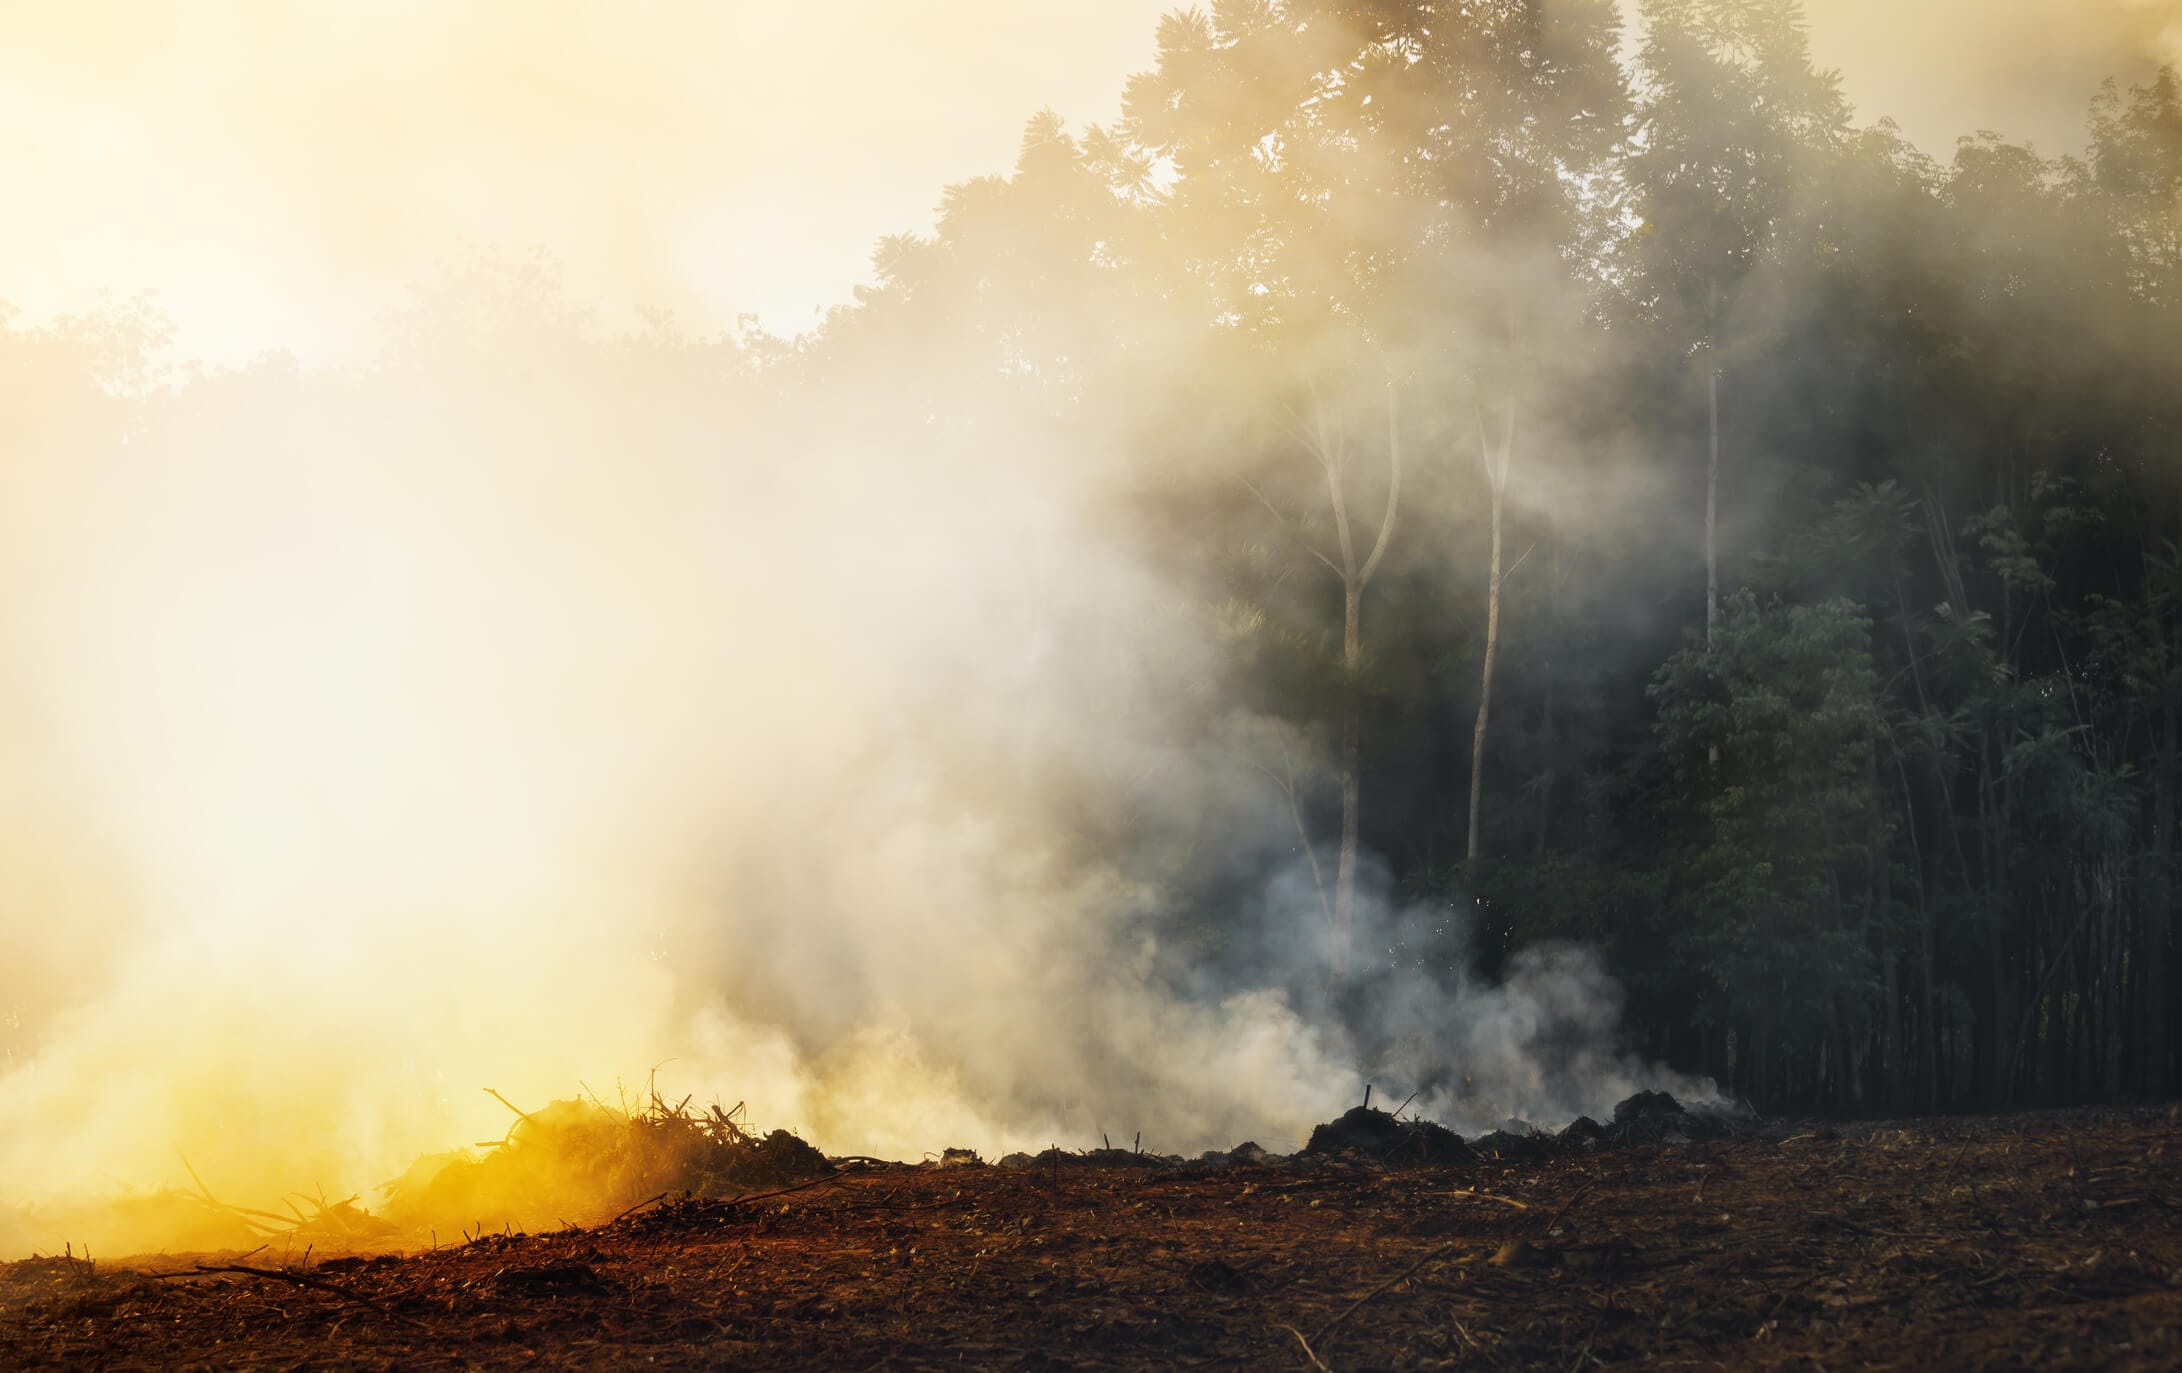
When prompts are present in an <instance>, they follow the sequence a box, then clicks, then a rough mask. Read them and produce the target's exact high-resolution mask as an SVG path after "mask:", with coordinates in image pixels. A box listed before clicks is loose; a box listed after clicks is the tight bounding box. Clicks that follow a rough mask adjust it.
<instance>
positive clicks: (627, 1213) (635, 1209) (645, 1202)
mask: <svg viewBox="0 0 2182 1373" xmlns="http://www.w3.org/2000/svg"><path fill="white" fill-rule="evenodd" d="M666 1195H667V1194H666V1193H665V1192H661V1193H660V1194H659V1195H658V1196H654V1197H646V1198H644V1200H642V1201H640V1202H638V1203H637V1204H636V1205H634V1206H632V1207H630V1208H629V1209H628V1210H626V1211H624V1212H622V1213H621V1214H620V1215H618V1216H616V1217H614V1220H610V1221H608V1222H606V1223H607V1224H608V1225H612V1224H613V1223H614V1221H618V1220H626V1219H628V1218H629V1217H630V1216H633V1215H635V1214H636V1213H637V1212H639V1211H641V1210H643V1209H644V1208H645V1207H647V1206H649V1205H651V1204H652V1203H653V1202H655V1201H663V1200H665V1198H666Z"/></svg>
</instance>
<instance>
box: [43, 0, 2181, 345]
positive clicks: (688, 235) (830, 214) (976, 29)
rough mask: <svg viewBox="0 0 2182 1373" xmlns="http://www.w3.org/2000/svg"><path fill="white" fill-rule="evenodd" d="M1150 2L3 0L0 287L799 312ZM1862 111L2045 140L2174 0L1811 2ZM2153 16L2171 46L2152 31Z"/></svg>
mask: <svg viewBox="0 0 2182 1373" xmlns="http://www.w3.org/2000/svg"><path fill="white" fill-rule="evenodd" d="M1170 7H1171V5H1170V3H1169V0H1036V2H1035V3H1026V0H926V2H925V3H916V4H904V3H900V2H899V0H835V3H832V4H828V5H823V6H792V5H781V4H778V3H767V4H758V3H755V2H754V0H711V2H710V3H698V2H696V0H685V2H680V3H672V2H669V0H659V2H658V3H647V4H638V5H629V4H613V3H602V2H599V0H592V2H591V3H579V2H578V0H520V2H518V0H475V2H474V3H465V4H447V3H442V2H441V0H384V2H383V3H375V4H368V5H367V4H360V3H345V2H344V3H332V2H331V0H278V2H276V0H193V3H190V4H187V5H175V4H164V3H149V2H148V0H147V2H146V3H121V2H120V0H71V3H68V4H54V3H49V2H47V0H0V129H4V130H6V131H7V136H6V137H5V138H0V186H4V187H6V189H7V204H8V212H7V213H6V214H5V215H0V300H5V301H8V302H11V303H13V304H14V305H16V306H17V307H19V308H20V309H22V310H23V311H25V312H26V313H28V314H30V315H32V316H34V317H35V316H43V315H47V314H51V313H54V312H57V311H65V310H70V309H80V308H83V307H84V306H86V305H88V304H89V303H91V302H92V301H94V300H95V299H96V298H97V295H98V293H99V292H101V291H112V292H116V293H122V294H129V293H133V292H136V291H139V290H146V289H149V290H153V291H155V292H157V294H158V297H159V299H160V301H161V303H162V304H163V305H164V306H165V308H166V309H167V310H168V311H169V312H170V314H171V315H172V316H173V317H174V318H175V319H176V320H177V321H178V322H179V323H180V325H181V327H182V331H183V341H184V346H185V347H186V348H187V349H189V350H190V351H193V352H198V353H203V354H206V355H210V356H215V357H221V358H230V359H232V358H239V357H247V356H248V355H250V354H252V353H254V352H256V351H259V350H261V349H265V348H270V347H274V346H288V347H292V348H294V349H296V350H298V351H299V352H301V353H303V354H304V355H305V356H306V357H313V356H333V355H338V354H339V353H340V352H341V351H342V350H343V348H344V346H345V345H347V344H350V343H352V342H353V341H354V340H356V339H357V338H359V337H360V336H361V335H362V334H363V332H364V330H365V329H366V327H367V326H368V324H369V322H370V320H371V319H372V318H373V317H375V316H376V315H377V314H378V313H379V312H380V311H381V310H383V309H384V308H385V307H386V305H387V304H388V303H389V300H390V292H392V291H393V290H395V289H396V288H398V287H399V285H400V284H401V283H403V282H405V281H408V280H413V279H414V278H415V277H416V276H417V275H418V274H419V273H420V272H421V271H423V270H426V269H427V268H428V267H429V266H430V264H432V263H433V262H434V261H436V260H438V259H441V258H443V257H444V256H446V255H447V254H448V253H449V252H450V251H451V250H453V249H455V248H457V247H459V245H461V244H462V243H463V242H465V241H467V242H472V243H481V244H490V245H502V246H510V245H512V246H527V245H543V246H545V247H548V248H550V249H551V250H552V251H553V252H554V253H555V254H556V255H557V256H559V257H560V258H561V259H562V261H563V262H564V263H565V264H566V266H567V269H568V273H569V276H570V278H571V280H572V282H573V284H574V286H575V287H576V289H577V290H578V291H579V292H581V293H582V294H584V295H586V296H589V297H592V298H595V299H599V300H603V301H611V302H616V303H645V304H650V305H656V306H662V307H665V308H669V309H672V310H673V311H674V312H675V313H677V314H678V315H679V316H681V317H683V318H684V319H686V320H690V321H694V322H700V323H702V324H705V325H707V326H716V325H725V324H727V323H729V322H731V321H732V319H733V318H734V316H735V314H736V313H738V312H740V311H751V312H755V313H758V314H760V315H761V316H762V317H763V318H764V319H765V320H766V322H767V323H768V324H769V325H771V326H772V327H774V328H776V329H783V330H794V329H798V328H801V327H802V326H804V325H806V324H808V323H809V322H811V320H812V318H813V310H814V309H815V308H816V307H818V306H820V305H823V304H829V303H833V302H837V301H840V300H843V299H845V298H846V297H847V295H848V292H849V290H850V288H851V287H852V286H853V285H854V284H855V283H856V282H857V281H859V280H861V279H862V278H863V276H864V273H865V265H866V260H867V257H868V254H869V251H870V248H871V245H872V243H873V242H874V241H875V240H876V239H877V238H878V237H879V236H881V235H882V234H885V233H888V232H893V231H897V230H901V229H905V228H926V227H929V225H930V223H931V219H932V207H933V206H934V204H935V203H936V201H937V198H938V193H939V190H940V188H941V187H942V186H943V185H945V184H946V183H948V182H950V181H956V180H960V179H962V178H964V177H967V176H971V175H975V174H978V173H981V172H987V171H1000V170H1004V169H1005V168H1006V167H1007V166H1008V164H1009V162H1010V161H1011V159H1012V156H1013V151H1014V146H1015V142H1016V138H1017V134H1018V131H1019V130H1020V128H1021V126H1022V122H1023V120H1024V119H1025V118H1026V117H1027V116H1028V115H1030V114H1031V113H1033V112H1034V111H1036V110H1038V109H1040V108H1041V107H1051V108H1053V109H1056V110H1058V111H1060V112H1061V113H1062V114H1063V115H1065V116H1066V117H1068V118H1069V119H1070V120H1072V121H1074V122H1077V123H1083V122H1090V121H1095V120H1107V119H1111V118H1112V117H1113V116H1114V114H1115V113H1116V111H1117V109H1118V105H1119V95H1120V90H1121V86H1122V82H1123V80H1124V79H1125V77H1126V76H1127V74H1128V73H1129V72H1131V71H1134V70H1137V69H1139V68H1141V67H1143V66H1145V65H1147V63H1148V62H1149V60H1150V58H1151V54H1152V42H1153V30H1154V25H1155V22H1156V19H1157V16H1158V14H1159V13H1160V12H1161V11H1162V10H1164V9H1167V8H1170ZM1812 15H1813V27H1814V43H1815V46H1816V48H1817V51H1818V56H1819V60H1820V61H1821V62H1822V63H1824V64H1826V65H1829V66H1836V67H1839V68H1841V69H1843V71H1844V74H1845V76H1846V79H1847V84H1848V87H1849V90H1850V93H1851V95H1852V96H1853V97H1854V98H1855V99H1856V100H1857V103H1858V105H1859V107H1860V114H1861V115H1862V116H1864V117H1866V118H1870V117H1876V116H1877V115H1880V114H1885V113H1892V114H1894V115H1896V116H1897V117H1898V118H1900V120H1901V121H1902V123H1903V124H1904V126H1905V128H1907V129H1908V131H1909V132H1910V134H1911V135H1912V136H1913V137H1915V138H1917V139H1918V140H1919V141H1921V142H1923V143H1925V145H1926V146H1927V147H1928V148H1931V149H1932V150H1933V151H1935V152H1939V153H1942V154H1944V153H1945V152H1946V150H1947V148H1948V146H1949V144H1950V141H1951V139H1952V137H1953V135H1954V134H1955V133H1957V132H1962V131H1967V130H1969V129H1971V128H1977V127H1992V128H1998V129H2001V130H2004V131H2007V132H2011V133H2016V134H2020V135H2027V136H2031V137H2035V138H2036V139H2038V140H2039V141H2040V143H2041V144H2042V145H2043V146H2046V147H2048V148H2049V149H2054V150H2060V149H2065V148H2070V147H2073V146H2075V145H2076V144H2077V143H2078V142H2079V141H2080V138H2079V137H2078V134H2079V131H2080V129H2081V127H2082V111H2083V108H2084V104H2085V101H2086V99H2087V97H2088V95H2089V93H2090V91H2091V89H2092V87H2093V85H2094V84H2095V82H2096V81H2097V80H2098V79H2099V77H2100V76H2101V75H2103V74H2105V73H2108V72H2111V71H2114V70H2116V69H2118V68H2126V67H2128V66H2129V65H2130V64H2131V63H2135V64H2136V66H2137V70H2139V71H2141V70H2142V64H2143V62H2144V60H2145V59H2144V55H2145V54H2146V53H2148V52H2153V51H2163V52H2167V53H2170V54H2172V53H2175V52H2182V0H1914V3H1904V2H1903V0H1816V3H1814V4H1813V5H1812ZM2163 45H2164V46H2163Z"/></svg>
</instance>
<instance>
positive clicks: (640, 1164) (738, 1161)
mask: <svg viewBox="0 0 2182 1373" xmlns="http://www.w3.org/2000/svg"><path fill="white" fill-rule="evenodd" d="M493 1095H494V1096H495V1097H499V1096H500V1094H499V1093H497V1092H494V1093H493ZM500 1100H501V1101H502V1103H503V1104H504V1105H507V1106H508V1109H509V1110H511V1111H513V1112H514V1113H515V1116H516V1119H515V1122H514V1124H513V1125H512V1126H510V1127H509V1130H508V1133H507V1135H506V1136H505V1137H504V1138H502V1139H498V1140H493V1141H488V1142H486V1143H482V1144H480V1145H478V1146H477V1149H476V1150H475V1151H471V1150H464V1151H460V1152H457V1153H453V1154H435V1155H430V1156H428V1157H425V1158H422V1159H419V1160H418V1161H417V1162H416V1163H415V1164H414V1165H412V1166H411V1168H410V1169H409V1171H408V1172H406V1173H404V1174H402V1176H400V1177H399V1178H396V1179H394V1180H393V1181H392V1182H388V1183H385V1184H383V1185H382V1190H383V1191H384V1192H385V1194H386V1202H385V1205H384V1207H383V1208H382V1209H381V1214H382V1215H383V1216H384V1217H385V1219H386V1220H388V1221H389V1222H391V1223H392V1224H394V1225H395V1226H396V1227H398V1228H400V1229H402V1230H405V1231H408V1232H410V1233H413V1234H414V1233H421V1232H424V1231H426V1230H431V1231H434V1232H437V1233H441V1234H442V1235H444V1234H445V1233H449V1232H454V1231H460V1232H462V1233H473V1230H472V1227H477V1228H479V1229H483V1230H499V1229H503V1228H514V1229H520V1230H536V1229H541V1228H549V1227H551V1226H554V1225H557V1224H588V1223H592V1222H596V1221H599V1220H603V1219H607V1218H610V1217H612V1216H614V1215H617V1214H619V1213H620V1212H622V1211H625V1210H628V1209H629V1208H631V1207H635V1206H640V1205H642V1204H644V1203H645V1202H647V1201H651V1200H656V1199H658V1198H660V1197H663V1196H674V1195H694V1196H731V1195H733V1194H735V1193H737V1192H743V1191H748V1190H750V1189H752V1188H762V1187H777V1186H782V1185H784V1184H788V1183H794V1182H800V1181H803V1180H804V1179H806V1178H811V1177H816V1176H818V1175H820V1174H823V1173H827V1172H830V1171H832V1165H831V1164H830V1163H828V1162H827V1161H826V1157H825V1155H823V1154H821V1153H819V1152H818V1150H816V1149H814V1148H812V1147H811V1146H810V1145H808V1144H806V1143H804V1142H803V1141H802V1140H801V1139H798V1138H797V1137H796V1136H794V1135H792V1134H790V1133H788V1132H787V1131H786V1130H775V1131H773V1132H771V1133H770V1134H766V1135H762V1136H761V1135H759V1134H757V1133H756V1132H754V1131H752V1130H750V1129H749V1128H747V1127H746V1125H745V1124H744V1123H743V1108H742V1106H741V1105H740V1104H738V1105H736V1106H735V1107H734V1108H733V1109H731V1110H730V1109H723V1108H722V1107H721V1106H720V1105H719V1104H718V1103H714V1104H713V1105H711V1106H708V1107H703V1108H699V1109H692V1108H691V1105H690V1099H689V1098H687V1097H685V1098H683V1099H682V1100H681V1101H679V1102H675V1103H672V1104H670V1103H668V1102H666V1101H664V1100H662V1099H661V1098H660V1096H659V1095H658V1093H657V1091H656V1090H654V1091H653V1092H651V1093H650V1095H649V1099H648V1100H646V1101H645V1102H643V1103H642V1104H641V1105H638V1106H635V1107H633V1108H632V1107H630V1106H629V1105H627V1104H624V1105H622V1106H621V1107H618V1108H617V1107H612V1106H608V1105H606V1104H605V1103H603V1102H601V1101H599V1100H598V1099H597V1098H596V1097H593V1098H591V1099H589V1100H582V1099H577V1100H569V1101H556V1102H553V1103H552V1104H551V1105H548V1106H546V1107H543V1108H541V1109H539V1110H536V1111H525V1110H522V1109H521V1108H519V1107H517V1106H515V1105H514V1104H513V1103H511V1102H508V1101H507V1100H506V1098H504V1097H501V1098H500Z"/></svg>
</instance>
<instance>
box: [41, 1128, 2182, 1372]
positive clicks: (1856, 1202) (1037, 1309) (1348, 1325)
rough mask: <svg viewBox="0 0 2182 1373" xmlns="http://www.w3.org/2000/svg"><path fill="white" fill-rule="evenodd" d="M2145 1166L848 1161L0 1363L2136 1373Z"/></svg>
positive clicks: (2068, 1159)
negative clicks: (771, 1187) (810, 1180)
mask: <svg viewBox="0 0 2182 1373" xmlns="http://www.w3.org/2000/svg"><path fill="white" fill-rule="evenodd" d="M2178 1144H2182V1113H2178V1112H2177V1111H2176V1110H2171V1109H2170V1110H2158V1111H2154V1110H2142V1111H2106V1112H2095V1113H2085V1112H2073V1113H2049V1114H2038V1115H2026V1116H2016V1117H2009V1118H2004V1119H1956V1120H1929V1121H1906V1122H1893V1123H1885V1124H1867V1125H1856V1126H1841V1127H1833V1128H1829V1127H1824V1126H1806V1127H1792V1126H1784V1125H1779V1124H1772V1125H1768V1126H1765V1127H1763V1128H1761V1129H1758V1130H1754V1131H1749V1132H1744V1133H1740V1134H1737V1135H1735V1136H1733V1137H1727V1138H1716V1139H1697V1140H1690V1141H1686V1142H1675V1141H1674V1140H1672V1139H1669V1140H1667V1141H1663V1142H1656V1143H1645V1142H1635V1143H1629V1142H1614V1141H1610V1140H1607V1141H1595V1142H1593V1143H1591V1144H1589V1145H1585V1146H1581V1147H1578V1146H1575V1145H1568V1146H1565V1147H1557V1148H1554V1149H1552V1150H1546V1151H1542V1152H1544V1153H1546V1154H1547V1156H1546V1157H1540V1158H1531V1159H1528V1160H1518V1159H1514V1158H1510V1157H1506V1156H1503V1157H1481V1158H1478V1159H1476V1160H1474V1161H1468V1162H1462V1163H1456V1164H1451V1165H1440V1166H1430V1167H1388V1166H1384V1165H1382V1164H1378V1163H1376V1162H1373V1161H1369V1160H1366V1159H1363V1158H1360V1157H1355V1156H1352V1157H1351V1158H1349V1159H1346V1160H1341V1161H1330V1162H1329V1161H1325V1160H1304V1159H1297V1160H1291V1161H1285V1162H1274V1163H1267V1164H1243V1165H1237V1166H1231V1167H1224V1168H1219V1169H1216V1170H1210V1171H1205V1170H1188V1169H1173V1168H1164V1167H1153V1166H1141V1165H1134V1164H1131V1163H1128V1162H1125V1161H1121V1160H1119V1159H1110V1160H1107V1161H1105V1162H1101V1163H1093V1162H1089V1161H1086V1160H1084V1159H1080V1158H1064V1159H1060V1160H1052V1159H1048V1160H1045V1161H1042V1162H1040V1163H1039V1164H1038V1165H1037V1166H1034V1167H1029V1168H999V1167H944V1168H943V1167H938V1166H930V1165H927V1166H922V1167H914V1168H908V1167H901V1168H884V1167H870V1166H852V1167H848V1168H844V1169H843V1170H842V1171H840V1172H839V1173H837V1174H835V1175H833V1176H831V1177H829V1178H827V1179H824V1180H822V1181H820V1182H818V1183H816V1184H814V1185H808V1186H805V1187H803V1188H801V1189H799V1190H794V1191H790V1192H786V1193H775V1194H773V1195H769V1196H760V1195H752V1196H749V1197H745V1198H743V1199H741V1200H737V1201H717V1200H709V1201H708V1200H685V1201H679V1202H672V1203H665V1204H661V1205H659V1206H655V1207H652V1208H649V1209H646V1210H644V1211H641V1212H639V1213H637V1214H635V1215H631V1216H628V1217H626V1218H623V1219H621V1220H619V1221H617V1222H615V1223H613V1224H611V1225H607V1226H603V1227H600V1228H596V1229H590V1230H568V1231H562V1232H559V1233H554V1234H544V1235H530V1236H506V1235H494V1236H486V1237H484V1238H481V1239H479V1240H477V1241H475V1242H470V1243H462V1244H458V1245H455V1246H452V1247H449V1246H442V1247H440V1248H438V1249H436V1250H432V1251H430V1252H425V1253H414V1254H406V1255H381V1256H373V1257H364V1256H354V1257H345V1258H329V1257H327V1256H325V1255H324V1254H323V1253H319V1254H313V1255H311V1256H310V1257H309V1258H308V1259H307V1260H306V1259H305V1258H304V1257H303V1256H300V1255H294V1254H276V1253H259V1254H256V1255H252V1256H250V1257H248V1258H236V1257H234V1256H228V1257H225V1258H188V1259H178V1258H171V1257H167V1258H160V1259H141V1260H132V1261H129V1262H126V1263H118V1264H117V1263H110V1262H107V1261H104V1260H101V1261H100V1262H99V1263H97V1265H96V1266H95V1267H92V1266H88V1265H86V1264H84V1263H83V1262H81V1261H80V1260H72V1259H68V1258H60V1259H51V1258H47V1259H33V1260H29V1261H25V1262H18V1263H13V1264H7V1265H4V1266H0V1367H7V1368H32V1367H53V1366H95V1367H101V1368H162V1369H165V1368H193V1367H201V1368H223V1369H225V1368H248V1369H256V1368H276V1367H277V1368H294V1367H314V1368H321V1367H323V1368H370V1369H377V1368H436V1367H457V1366H459V1367H480V1366H484V1367H491V1366H503V1365H506V1366H514V1365H524V1366H535V1365H537V1364H539V1363H546V1364H551V1365H556V1366H576V1367H599V1368H625V1367H632V1366H645V1367H668V1368H672V1367H685V1368H719V1367H736V1368H758V1369H769V1368H856V1369H867V1368H893V1369H913V1368H928V1367H929V1368H939V1367H945V1368H991V1369H1062V1368H1069V1369H1073V1368H1172V1367H1227V1366H1232V1367H1238V1368H1271V1369H1281V1368H1293V1369H1305V1370H1308V1369H1311V1368H1313V1367H1314V1366H1315V1367H1319V1368H1326V1369H1338V1370H1341V1371H1342V1373H1355V1371H1356V1370H1363V1369H1394V1368H1431V1367H1465V1368H1468V1367H1475V1368H1534V1367H1535V1368H1562V1369H1570V1368H1579V1367H1590V1366H1593V1365H1594V1364H1597V1365H1606V1366H1616V1365H1641V1366H1645V1367H1736V1368H1798V1369H1805V1368H1824V1369H1829V1370H1837V1371H1838V1370H1842V1369H1852V1368H1904V1367H1922V1368H1926V1369H1954V1368H2026V1369H2028V1368H2040V1369H2043V1368H2066V1367H2095V1368H2141V1369H2162V1370H2164V1369H2173V1368H2176V1367H2182V1217H2178V1216H2177V1213H2176V1210H2175V1207H2176V1204H2177V1202H2178V1201H2182V1186H2178V1185H2177V1181H2176V1178H2177V1171H2176V1169H2177V1164H2178V1163H2182V1149H2178V1148H2177V1145H2178ZM203 1268H212V1269H222V1268H224V1269H226V1270H228V1271H210V1272H208V1271H202V1269H203ZM238 1268H240V1269H254V1270H258V1271H249V1272H245V1271H233V1270H235V1269H238ZM1306 1346H1307V1348H1306Z"/></svg>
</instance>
